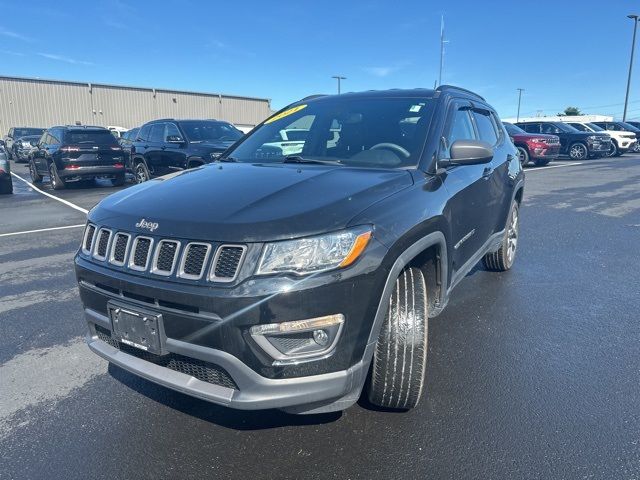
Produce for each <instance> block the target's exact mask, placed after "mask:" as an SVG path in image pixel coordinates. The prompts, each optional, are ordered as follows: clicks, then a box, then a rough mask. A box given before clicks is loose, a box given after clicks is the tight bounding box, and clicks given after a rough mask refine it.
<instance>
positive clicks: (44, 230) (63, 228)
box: [0, 223, 84, 237]
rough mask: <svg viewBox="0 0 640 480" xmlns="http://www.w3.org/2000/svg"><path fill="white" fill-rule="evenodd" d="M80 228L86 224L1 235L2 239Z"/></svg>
mask: <svg viewBox="0 0 640 480" xmlns="http://www.w3.org/2000/svg"><path fill="white" fill-rule="evenodd" d="M80 227H84V223H83V224H81V225H65V226H64V227H50V228H38V229H37V230H24V231H22V232H11V233H0V237H11V236H13V235H24V234H26V233H39V232H51V231H53V230H66V229H67V228H80Z"/></svg>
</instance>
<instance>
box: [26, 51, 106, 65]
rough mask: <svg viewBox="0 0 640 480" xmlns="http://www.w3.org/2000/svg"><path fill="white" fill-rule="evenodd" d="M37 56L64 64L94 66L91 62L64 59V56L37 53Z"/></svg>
mask: <svg viewBox="0 0 640 480" xmlns="http://www.w3.org/2000/svg"><path fill="white" fill-rule="evenodd" d="M38 55H39V56H41V57H43V58H48V59H49V60H55V61H57V62H65V63H70V64H72V65H95V64H94V63H93V62H87V61H84V60H78V59H75V58H71V57H65V56H64V55H56V54H53V53H38Z"/></svg>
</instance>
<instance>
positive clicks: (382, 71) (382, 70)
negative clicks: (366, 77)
mask: <svg viewBox="0 0 640 480" xmlns="http://www.w3.org/2000/svg"><path fill="white" fill-rule="evenodd" d="M396 70H398V68H397V67H365V68H364V71H365V72H367V73H369V74H371V75H375V76H376V77H386V76H387V75H390V74H392V73H393V72H395V71H396Z"/></svg>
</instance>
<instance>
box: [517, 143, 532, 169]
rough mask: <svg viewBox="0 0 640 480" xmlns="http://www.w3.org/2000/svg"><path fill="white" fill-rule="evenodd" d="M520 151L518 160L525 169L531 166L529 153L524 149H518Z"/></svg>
mask: <svg viewBox="0 0 640 480" xmlns="http://www.w3.org/2000/svg"><path fill="white" fill-rule="evenodd" d="M516 148H517V149H518V159H519V160H520V165H522V166H523V167H525V166H527V165H528V164H529V152H528V151H527V149H526V148H524V147H516Z"/></svg>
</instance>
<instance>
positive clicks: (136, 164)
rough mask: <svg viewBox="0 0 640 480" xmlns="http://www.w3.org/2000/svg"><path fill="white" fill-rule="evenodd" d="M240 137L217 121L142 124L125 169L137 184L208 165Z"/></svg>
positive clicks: (234, 130) (230, 128)
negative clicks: (130, 173)
mask: <svg viewBox="0 0 640 480" xmlns="http://www.w3.org/2000/svg"><path fill="white" fill-rule="evenodd" d="M243 135H244V134H243V133H242V132H241V131H240V130H238V129H237V128H236V127H234V126H233V125H231V124H230V123H228V122H222V121H218V120H174V119H171V118H167V119H163V120H154V121H153V122H149V123H147V124H145V125H143V126H142V127H141V128H140V130H139V131H138V133H137V138H136V139H135V140H134V141H133V143H132V145H131V147H130V150H131V154H130V164H129V165H128V169H130V170H131V171H133V173H134V175H135V179H136V182H137V183H142V182H145V181H147V180H149V179H150V178H152V177H155V176H158V175H166V174H167V173H172V172H176V171H180V170H185V169H187V168H193V167H197V166H200V165H204V164H205V163H210V162H212V161H213V160H215V159H216V158H217V157H219V156H220V154H222V152H224V151H225V150H226V149H227V148H229V147H230V146H231V145H233V143H234V142H235V141H236V140H238V139H240V138H242V136H243Z"/></svg>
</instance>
